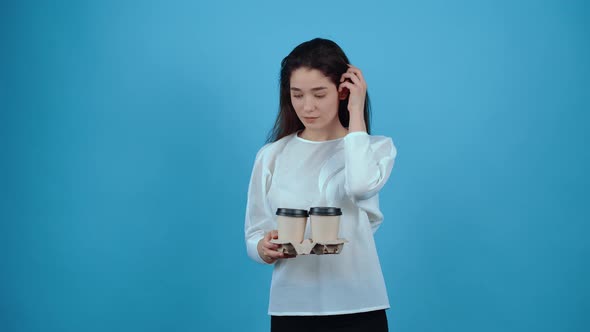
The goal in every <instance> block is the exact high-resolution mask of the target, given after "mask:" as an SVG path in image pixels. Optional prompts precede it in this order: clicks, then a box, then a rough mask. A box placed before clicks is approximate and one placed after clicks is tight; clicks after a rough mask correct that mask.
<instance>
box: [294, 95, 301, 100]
mask: <svg viewBox="0 0 590 332" xmlns="http://www.w3.org/2000/svg"><path fill="white" fill-rule="evenodd" d="M292 97H293V98H295V99H300V98H303V95H292Z"/></svg>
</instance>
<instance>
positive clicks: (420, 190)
mask: <svg viewBox="0 0 590 332" xmlns="http://www.w3.org/2000/svg"><path fill="white" fill-rule="evenodd" d="M588 22H590V6H589V5H588V2H586V1H568V0H554V1H549V0H547V1H508V0H501V1H498V0H495V1H492V0H489V1H467V0H464V1H460V0H449V1H434V0H432V1H430V0H422V1H387V2H385V1H383V2H372V1H296V2H278V1H257V2H254V1H253V2H246V1H235V2H229V1H210V2H198V1H174V2H173V1H136V2H129V1H114V0H105V1H94V2H89V1H88V2H86V1H70V2H66V1H59V2H56V1H3V2H2V4H1V5H0V37H1V39H0V40H1V45H0V57H1V66H0V110H1V111H0V144H1V146H0V147H1V149H2V150H1V151H2V154H1V164H0V172H1V173H0V174H1V175H0V176H1V177H0V181H1V182H0V188H1V196H0V198H1V199H0V204H1V205H0V208H1V210H0V212H1V214H0V221H1V222H0V249H1V251H0V258H1V261H0V331H10V332H13V331H14V332H17V331H18V332H21V331H237V330H241V331H264V330H266V329H267V328H268V324H269V323H268V317H267V316H266V309H267V301H268V288H269V282H270V273H271V268H269V267H268V266H262V265H258V264H256V263H254V262H253V261H251V260H249V259H248V258H247V256H246V253H245V246H244V241H243V218H244V208H245V204H246V190H247V186H248V181H249V176H250V171H251V167H252V163H253V161H254V156H255V153H256V151H257V150H258V149H259V148H260V147H261V146H262V145H263V143H264V140H265V137H266V134H267V133H268V131H269V130H270V128H271V125H272V123H273V121H274V118H275V114H276V111H277V108H278V71H279V64H280V61H281V59H282V58H283V57H284V56H286V55H287V54H288V53H289V52H290V51H291V49H292V48H293V47H295V46H296V45H298V44H299V43H301V42H303V41H305V40H309V39H311V38H314V37H316V36H321V37H326V38H330V39H333V40H335V41H336V42H338V43H339V44H340V45H341V46H342V48H343V49H344V50H345V51H346V52H347V54H348V56H349V57H350V59H351V61H352V62H353V64H355V65H357V66H358V67H360V68H361V69H362V70H363V72H364V74H365V77H366V79H367V81H368V84H369V91H370V94H371V98H372V102H373V111H374V115H373V129H374V133H375V134H381V135H387V136H391V137H392V138H393V139H394V141H395V143H396V145H397V147H398V151H399V154H398V158H397V161H396V165H395V166H394V170H393V174H392V177H391V179H390V181H389V183H388V184H387V185H386V187H385V188H384V189H383V191H382V194H381V202H382V210H383V212H384V214H385V217H386V220H385V222H384V224H383V226H382V228H381V229H380V230H379V232H378V233H377V235H376V238H377V244H378V249H379V252H380V258H381V261H382V266H383V271H384V275H385V278H386V282H387V285H388V292H389V296H390V300H391V304H392V309H391V310H389V311H388V315H389V320H390V326H391V329H392V330H393V331H408V332H409V331H455V332H459V331H587V330H588V328H589V326H590V319H589V318H588V317H589V316H588V312H589V310H590V289H589V288H590V283H589V282H588V280H590V266H589V263H588V262H589V251H590V246H589V244H588V232H589V231H590V227H589V225H588V222H589V220H590V218H589V217H590V213H589V211H588V209H589V208H588V206H589V205H588V203H589V202H588V200H589V199H588V198H589V197H590V196H589V194H588V188H589V180H590V178H589V176H588V175H587V172H588V170H589V169H590V168H589V166H590V165H589V152H588V151H589V149H588V147H587V146H586V145H587V144H588V142H589V140H588V139H589V137H588V136H589V134H588V129H589V128H588V123H589V120H590V119H589V115H588V112H589V111H590V101H589V98H590V45H589V44H590V43H589V40H590V36H589V33H588V31H590V27H589V23H588Z"/></svg>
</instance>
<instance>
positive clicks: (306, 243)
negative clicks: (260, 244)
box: [270, 239, 348, 256]
mask: <svg viewBox="0 0 590 332" xmlns="http://www.w3.org/2000/svg"><path fill="white" fill-rule="evenodd" d="M270 242H271V243H274V244H278V245H279V248H278V249H277V251H279V252H282V253H284V254H287V255H289V256H297V255H311V254H315V255H335V254H339V253H341V252H342V248H343V247H344V243H346V242H348V241H346V240H345V239H337V240H331V241H322V242H313V241H312V240H311V239H305V240H303V242H301V243H294V242H291V241H290V240H281V239H273V240H271V241H270Z"/></svg>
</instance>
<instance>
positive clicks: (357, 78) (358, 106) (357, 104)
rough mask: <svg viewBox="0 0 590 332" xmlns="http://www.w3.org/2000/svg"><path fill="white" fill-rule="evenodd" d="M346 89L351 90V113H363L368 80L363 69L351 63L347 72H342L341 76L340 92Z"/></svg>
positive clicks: (349, 99) (349, 101) (349, 97)
mask: <svg viewBox="0 0 590 332" xmlns="http://www.w3.org/2000/svg"><path fill="white" fill-rule="evenodd" d="M344 89H347V90H348V91H349V95H348V111H349V112H350V113H351V114H352V113H357V114H358V113H360V114H363V112H364V110H365V98H366V96H367V82H366V81H365V78H364V77H363V73H362V72H361V70H360V69H358V68H357V67H355V66H353V65H350V64H349V65H348V70H347V71H346V73H344V74H342V77H341V78H340V85H339V86H338V92H339V93H342V91H343V90H344Z"/></svg>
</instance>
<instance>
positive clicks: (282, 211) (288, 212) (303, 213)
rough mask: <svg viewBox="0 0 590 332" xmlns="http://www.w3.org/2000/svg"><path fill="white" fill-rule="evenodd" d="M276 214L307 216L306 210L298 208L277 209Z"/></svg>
mask: <svg viewBox="0 0 590 332" xmlns="http://www.w3.org/2000/svg"><path fill="white" fill-rule="evenodd" d="M277 216H285V217H296V218H299V217H306V218H307V217H308V214H307V210H298V209H283V208H278V209H277Z"/></svg>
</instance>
